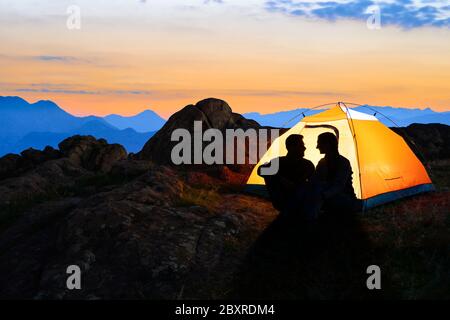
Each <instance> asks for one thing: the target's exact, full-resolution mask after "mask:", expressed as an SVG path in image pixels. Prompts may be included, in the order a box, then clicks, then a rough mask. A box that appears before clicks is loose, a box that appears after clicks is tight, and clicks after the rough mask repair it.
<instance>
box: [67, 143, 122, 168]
mask: <svg viewBox="0 0 450 320" xmlns="http://www.w3.org/2000/svg"><path fill="white" fill-rule="evenodd" d="M59 149H60V150H61V152H62V154H63V155H64V157H67V158H69V160H71V161H72V162H73V163H74V164H76V165H79V166H81V167H83V168H86V169H88V170H94V171H97V170H98V171H101V172H104V173H107V172H109V171H110V170H111V168H112V167H113V165H114V164H115V163H116V162H117V161H120V160H124V159H126V158H127V152H126V150H125V148H124V147H122V146H121V145H120V144H108V143H107V142H106V140H105V139H98V140H97V139H95V138H94V137H92V136H80V135H76V136H72V137H70V138H67V139H65V140H64V141H62V142H61V143H60V144H59Z"/></svg>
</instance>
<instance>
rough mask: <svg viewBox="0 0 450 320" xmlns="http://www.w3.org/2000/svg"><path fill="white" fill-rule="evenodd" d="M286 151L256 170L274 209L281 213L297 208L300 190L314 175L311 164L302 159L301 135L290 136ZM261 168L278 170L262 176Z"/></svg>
mask: <svg viewBox="0 0 450 320" xmlns="http://www.w3.org/2000/svg"><path fill="white" fill-rule="evenodd" d="M286 149H287V155H286V156H283V157H279V158H275V159H273V160H271V161H270V162H269V163H266V164H264V165H261V166H260V167H259V168H258V175H260V176H261V177H263V178H264V180H265V182H266V187H267V190H268V191H269V195H270V198H271V200H272V204H273V206H274V208H276V209H277V210H279V211H281V212H285V211H286V212H288V211H293V210H296V209H297V208H298V207H299V202H301V199H299V197H298V195H299V194H301V191H300V190H302V189H305V187H306V184H307V182H308V181H309V179H310V178H311V177H312V176H313V174H314V165H313V164H312V162H311V161H309V160H306V159H304V158H303V157H304V155H305V150H306V148H305V144H304V142H303V136H302V135H299V134H292V135H290V136H289V137H288V138H287V139H286ZM276 161H278V163H276ZM277 165H278V167H276V166H277ZM263 168H266V169H267V168H275V169H278V170H275V171H276V172H274V174H272V175H270V174H266V175H264V172H263V170H262V169H263Z"/></svg>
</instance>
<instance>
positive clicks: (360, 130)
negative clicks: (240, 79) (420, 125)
mask: <svg viewBox="0 0 450 320" xmlns="http://www.w3.org/2000/svg"><path fill="white" fill-rule="evenodd" d="M324 132H332V133H334V134H335V135H336V136H337V137H338V140H339V152H340V154H341V155H343V156H344V157H346V158H347V159H348V160H349V161H350V164H351V166H352V169H353V187H354V190H355V193H356V196H357V197H358V199H362V200H363V203H364V208H365V209H368V208H371V207H374V206H377V205H381V204H384V203H387V202H390V201H394V200H396V199H399V198H403V197H407V196H411V195H414V194H418V193H421V192H427V191H432V190H434V187H433V184H432V182H431V180H430V178H429V176H428V174H427V172H426V170H425V168H424V166H423V165H422V163H421V162H420V161H419V159H418V158H417V157H416V156H415V154H414V153H413V152H412V151H411V149H410V148H409V147H408V145H407V144H406V142H405V141H404V140H403V138H402V137H400V136H399V135H397V134H396V133H395V132H393V131H392V130H390V129H389V128H388V127H386V126H385V125H383V124H382V123H381V122H379V121H378V119H377V118H375V117H374V116H372V115H368V114H365V113H362V112H358V111H355V110H352V109H349V108H348V107H347V106H346V105H345V104H343V103H338V104H337V106H336V107H334V108H331V109H328V110H326V111H324V112H321V113H319V114H315V115H312V116H308V117H305V118H303V119H302V121H300V122H299V123H298V124H297V125H295V126H294V127H292V128H291V129H290V130H288V131H287V132H285V133H284V134H283V135H281V136H280V137H278V138H277V139H276V140H275V141H274V142H273V143H272V145H271V146H270V148H269V150H268V151H267V152H266V154H265V155H264V156H263V157H262V158H261V160H260V161H259V163H258V164H257V165H256V166H255V168H254V169H253V171H252V174H251V175H250V178H249V179H248V182H247V189H248V190H249V191H253V192H257V193H266V191H265V186H264V179H263V178H261V177H260V176H259V175H258V174H257V169H258V167H259V166H260V165H261V164H264V163H266V162H268V161H270V160H272V159H273V158H276V157H279V156H283V155H286V152H287V151H286V147H285V140H286V138H287V137H288V136H290V135H291V134H301V135H303V138H304V142H305V146H306V151H305V158H306V159H308V160H310V161H312V162H313V163H314V165H317V163H318V162H319V160H320V159H321V158H322V157H323V155H321V154H320V153H319V150H317V148H316V146H317V137H318V136H319V135H320V134H321V133H324Z"/></svg>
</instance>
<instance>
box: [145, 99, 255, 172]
mask: <svg viewBox="0 0 450 320" xmlns="http://www.w3.org/2000/svg"><path fill="white" fill-rule="evenodd" d="M194 121H201V122H202V130H203V132H205V131H206V130H208V129H218V130H220V131H221V132H222V133H223V134H224V133H225V130H226V129H243V130H246V129H255V130H258V129H260V128H261V126H260V125H259V124H258V123H257V122H256V121H254V120H248V119H246V118H244V117H243V116H242V115H240V114H237V113H233V111H232V110H231V108H230V106H229V105H228V104H227V103H226V102H225V101H223V100H219V99H215V98H209V99H205V100H202V101H199V102H197V104H195V105H188V106H186V107H184V108H183V109H182V110H180V111H178V112H176V113H175V114H173V115H172V116H171V117H170V118H169V120H168V121H167V122H166V124H165V125H164V126H163V127H162V128H161V129H160V130H159V131H158V132H157V133H156V134H155V135H154V136H153V137H152V138H151V139H150V140H149V141H148V142H147V143H146V144H145V146H144V148H143V149H142V151H141V152H140V153H139V154H138V155H137V157H138V158H140V159H146V160H151V161H154V162H155V163H158V164H165V165H172V164H173V163H172V160H171V152H172V149H173V147H174V146H175V145H176V144H178V142H177V141H171V137H172V132H173V131H174V130H176V129H186V130H188V131H189V132H190V133H191V136H192V137H193V134H194ZM192 140H193V139H192ZM192 144H193V141H192ZM193 149H194V148H193V147H192V148H191V150H193ZM225 149H226V146H225ZM224 154H225V152H224ZM191 159H193V157H192V158H191Z"/></svg>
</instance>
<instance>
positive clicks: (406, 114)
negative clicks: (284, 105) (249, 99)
mask: <svg viewBox="0 0 450 320" xmlns="http://www.w3.org/2000/svg"><path fill="white" fill-rule="evenodd" d="M355 110H357V111H361V112H364V113H368V114H372V115H375V116H376V117H377V118H378V119H379V120H380V121H381V122H383V123H384V124H385V125H387V126H390V127H395V126H396V125H398V126H402V127H404V126H408V125H410V124H412V123H423V124H425V123H441V124H446V125H450V112H436V111H433V110H431V109H429V108H427V109H407V108H394V107H378V106H368V105H366V106H360V107H357V108H355ZM321 111H323V110H309V109H296V110H290V111H282V112H276V113H271V114H260V113H257V112H252V113H246V114H243V116H244V117H245V118H247V119H252V120H255V121H257V122H258V123H259V124H261V125H262V126H271V127H285V128H288V127H292V126H293V125H295V124H296V123H297V122H298V121H300V120H301V119H302V118H303V117H304V116H308V115H312V114H315V113H318V112H321ZM165 122H166V121H165V120H164V119H163V118H161V117H160V116H159V115H158V114H156V113H155V112H153V111H151V110H146V111H144V112H141V113H139V114H137V115H135V116H131V117H124V116H120V115H116V114H112V115H108V116H106V117H97V116H87V117H76V116H73V115H71V114H70V113H68V112H66V111H64V110H63V109H61V108H60V107H59V106H58V105H56V104H55V103H54V102H52V101H48V100H41V101H38V102H36V103H28V102H27V101H25V100H24V99H22V98H20V97H2V96H0V157H1V156H3V155H5V154H7V153H20V152H21V151H23V150H25V149H28V148H30V147H32V148H35V149H43V148H44V147H45V146H47V145H49V146H52V147H57V146H58V143H59V142H61V141H62V140H64V139H65V138H67V137H70V136H73V135H76V134H81V135H92V136H94V137H96V138H97V139H99V138H104V139H106V140H107V141H108V142H109V143H119V144H121V145H123V146H124V147H125V148H126V149H127V151H128V152H134V153H136V152H139V151H141V149H142V147H143V146H144V144H145V143H146V142H147V141H148V140H149V139H150V138H151V137H152V136H153V134H154V133H155V132H156V131H158V130H159V129H160V128H161V127H162V126H163V125H164V124H165ZM394 123H395V124H394Z"/></svg>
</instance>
